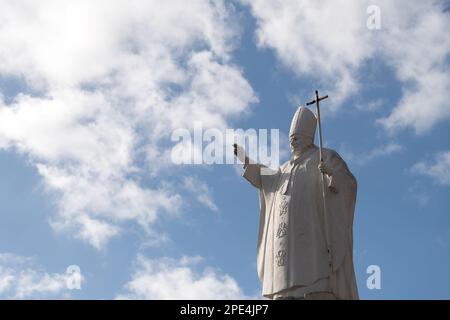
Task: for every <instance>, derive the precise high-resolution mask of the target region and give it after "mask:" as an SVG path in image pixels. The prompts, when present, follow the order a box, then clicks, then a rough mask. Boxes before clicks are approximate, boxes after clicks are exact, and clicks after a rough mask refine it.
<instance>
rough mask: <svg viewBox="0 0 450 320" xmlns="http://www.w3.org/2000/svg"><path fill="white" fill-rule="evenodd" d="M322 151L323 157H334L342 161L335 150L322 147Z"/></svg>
mask: <svg viewBox="0 0 450 320" xmlns="http://www.w3.org/2000/svg"><path fill="white" fill-rule="evenodd" d="M323 153H324V156H325V158H329V159H332V158H335V159H338V160H342V161H343V159H342V157H341V156H340V155H339V153H338V152H337V151H336V150H333V149H329V148H323Z"/></svg>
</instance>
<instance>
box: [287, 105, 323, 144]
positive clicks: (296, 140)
mask: <svg viewBox="0 0 450 320" xmlns="http://www.w3.org/2000/svg"><path fill="white" fill-rule="evenodd" d="M316 125H317V118H316V116H315V115H314V113H312V111H311V110H309V109H308V108H305V107H299V108H298V109H297V111H296V112H295V114H294V118H293V119H292V123H291V129H290V130H289V145H290V146H291V151H292V152H293V153H295V152H296V151H300V150H302V149H305V148H307V147H309V146H310V145H311V144H313V143H314V135H315V133H316Z"/></svg>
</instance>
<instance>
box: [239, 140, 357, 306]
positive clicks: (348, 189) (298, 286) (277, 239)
mask: <svg viewBox="0 0 450 320" xmlns="http://www.w3.org/2000/svg"><path fill="white" fill-rule="evenodd" d="M323 156H324V161H325V162H326V163H327V164H328V165H329V166H330V167H331V168H332V169H333V174H332V176H328V175H324V178H325V184H326V186H327V188H326V192H325V199H326V209H327V217H326V218H325V217H324V205H323V191H322V190H323V185H322V177H321V172H320V170H319V169H318V164H319V159H320V157H319V149H318V148H317V146H315V145H312V146H311V147H310V148H309V149H307V150H306V151H305V152H304V153H303V154H302V155H301V156H300V157H299V158H297V159H296V160H290V161H288V162H286V163H284V164H283V165H282V166H281V167H280V168H279V169H278V170H277V171H272V172H271V174H268V172H269V171H270V169H268V168H266V167H264V166H262V165H259V164H251V163H250V164H247V165H245V166H244V173H243V176H244V177H245V178H246V179H247V180H248V181H249V182H250V183H251V184H252V185H253V186H255V187H256V188H258V189H259V196H260V224H259V234H258V245H257V268H258V275H259V278H260V280H261V281H262V287H263V290H262V291H263V292H262V293H263V295H264V296H265V297H268V298H275V297H277V296H295V297H302V296H303V295H304V294H308V293H314V292H331V293H333V294H334V296H335V297H336V298H338V299H358V290H357V287H356V279H355V272H354V268H353V232H352V227H353V215H354V210H355V202H356V190H357V183H356V179H355V178H354V176H353V175H352V173H351V172H350V171H349V169H348V167H347V165H346V163H345V162H344V161H343V160H342V158H341V157H340V156H339V155H338V154H337V153H336V152H335V151H333V150H329V149H323ZM331 188H334V189H335V190H336V191H337V192H332V191H331ZM326 233H328V236H326Z"/></svg>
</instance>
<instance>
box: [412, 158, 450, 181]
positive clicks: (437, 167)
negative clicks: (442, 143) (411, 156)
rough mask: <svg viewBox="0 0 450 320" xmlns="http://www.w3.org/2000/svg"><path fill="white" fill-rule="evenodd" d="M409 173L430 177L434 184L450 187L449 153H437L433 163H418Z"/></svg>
mask: <svg viewBox="0 0 450 320" xmlns="http://www.w3.org/2000/svg"><path fill="white" fill-rule="evenodd" d="M411 171H412V172H414V173H416V174H420V175H424V176H427V177H430V178H432V179H433V181H434V182H436V183H438V184H440V185H444V186H449V185H450V151H443V152H439V153H437V154H436V155H435V156H434V161H433V162H431V163H430V162H426V161H419V162H417V163H416V164H414V166H413V167H412V168H411Z"/></svg>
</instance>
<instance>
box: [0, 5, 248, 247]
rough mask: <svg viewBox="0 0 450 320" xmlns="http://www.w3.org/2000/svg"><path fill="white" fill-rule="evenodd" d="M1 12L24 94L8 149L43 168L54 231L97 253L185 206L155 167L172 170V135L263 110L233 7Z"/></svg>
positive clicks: (3, 38) (8, 57)
mask: <svg viewBox="0 0 450 320" xmlns="http://www.w3.org/2000/svg"><path fill="white" fill-rule="evenodd" d="M0 6H1V8H2V10H1V11H0V20H1V21H2V23H1V25H0V48H1V49H0V58H1V61H2V63H1V65H0V76H3V75H11V76H14V77H17V78H18V79H23V81H24V85H23V87H24V88H25V89H24V90H22V91H21V92H19V94H18V95H17V96H15V97H14V98H13V99H12V100H11V101H10V100H8V101H7V102H6V101H0V146H1V147H2V148H11V149H13V150H16V151H17V152H20V153H21V154H23V155H24V156H26V157H27V158H28V159H29V160H30V162H31V163H32V164H34V165H35V167H36V168H37V171H38V172H39V174H40V175H41V176H42V179H43V183H44V186H45V188H46V190H47V191H48V192H49V194H50V195H51V197H52V199H54V200H55V201H56V206H57V210H58V212H57V214H56V215H54V216H53V217H52V218H51V225H52V227H54V229H55V230H57V231H61V232H64V233H66V234H69V235H72V236H73V237H76V238H78V239H82V240H83V241H86V242H87V243H89V244H91V245H92V246H94V247H96V248H98V249H102V248H104V247H105V246H106V245H107V243H108V241H109V240H110V239H111V238H112V237H115V236H118V235H120V234H121V233H122V232H123V230H122V226H123V224H125V223H126V222H128V221H134V222H136V223H137V224H139V225H140V226H141V227H142V228H143V229H144V230H150V229H151V227H152V225H153V224H154V222H155V221H156V220H157V219H158V217H159V215H160V213H161V212H166V213H169V214H175V213H177V211H178V210H179V209H180V205H181V203H182V196H181V195H180V194H179V192H177V190H175V189H170V188H167V187H165V186H164V185H163V184H164V177H167V175H170V170H167V172H165V175H161V176H160V175H158V170H157V169H158V168H160V167H167V166H168V167H170V166H171V163H170V161H168V159H167V157H166V156H167V154H168V152H167V150H168V149H169V148H170V147H171V146H170V145H169V141H170V134H171V132H172V131H173V130H174V129H176V128H188V129H190V128H192V126H193V123H194V121H202V123H203V125H204V127H205V128H208V127H217V128H224V127H226V125H227V122H228V121H229V120H230V119H232V118H233V117H237V116H238V115H240V114H242V113H244V112H246V111H247V108H248V106H249V105H250V104H251V103H253V102H255V101H256V96H255V94H254V92H253V90H252V88H251V86H250V85H249V83H248V82H247V80H246V79H245V78H244V76H243V74H242V71H241V70H240V69H239V68H238V67H237V66H235V65H234V64H233V63H232V62H231V59H230V58H231V55H232V51H233V48H234V45H235V42H236V39H239V36H240V35H239V30H238V29H237V27H236V26H237V24H236V23H235V21H234V19H235V17H234V15H233V9H232V8H231V7H230V6H229V5H228V4H226V3H225V2H224V1H221V0H217V1H207V0H200V1H194V2H192V3H189V5H186V3H185V1H182V0H168V1H163V2H161V1H156V0H155V1H138V0H131V1H129V0H108V1H106V0H100V1H95V2H92V1H87V0H81V1H76V2H67V1H61V2H58V1H34V2H33V1H32V2H30V1H22V0H19V1H13V2H11V1H3V0H0ZM30 92H33V94H32V93H30ZM161 163H164V164H165V166H161V165H160V164H161ZM143 172H144V173H145V172H152V174H153V175H152V176H150V175H145V174H137V173H143ZM199 200H200V201H202V202H203V203H204V204H205V205H207V206H209V207H210V208H212V209H214V204H213V203H212V202H210V201H209V198H207V197H206V198H205V197H204V196H203V197H201V199H199ZM183 201H188V200H187V199H183Z"/></svg>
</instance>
